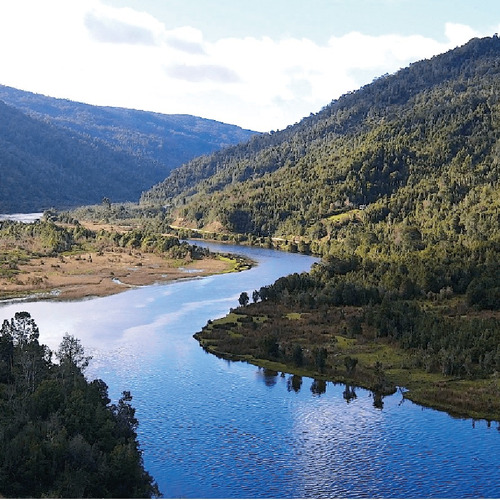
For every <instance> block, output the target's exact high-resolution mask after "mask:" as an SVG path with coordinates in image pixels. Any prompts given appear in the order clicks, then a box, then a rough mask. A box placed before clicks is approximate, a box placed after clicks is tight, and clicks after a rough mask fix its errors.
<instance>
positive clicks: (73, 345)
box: [56, 333, 92, 373]
mask: <svg viewBox="0 0 500 500" xmlns="http://www.w3.org/2000/svg"><path fill="white" fill-rule="evenodd" d="M56 358H57V359H58V360H59V364H60V366H61V367H62V368H63V369H66V370H68V371H70V372H73V371H75V370H76V371H77V372H80V373H83V372H84V371H85V369H86V368H87V366H88V365H89V362H90V360H91V359H92V356H85V350H84V348H83V346H82V344H81V342H80V341H79V340H78V339H77V338H75V337H74V336H73V335H69V334H68V333H66V334H65V335H64V337H63V340H62V342H61V344H60V345H59V350H58V351H57V353H56Z"/></svg>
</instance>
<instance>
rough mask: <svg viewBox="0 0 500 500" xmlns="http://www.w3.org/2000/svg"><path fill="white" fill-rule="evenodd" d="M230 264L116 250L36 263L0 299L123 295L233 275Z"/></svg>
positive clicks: (2, 284) (1, 284)
mask: <svg viewBox="0 0 500 500" xmlns="http://www.w3.org/2000/svg"><path fill="white" fill-rule="evenodd" d="M230 268H231V263H229V262H224V261H222V260H218V259H215V258H210V259H208V258H206V259H203V260H196V261H191V262H186V263H185V264H183V265H181V266H179V265H178V262H173V261H169V260H167V259H164V258H163V257H161V256H159V255H156V254H150V253H141V252H135V251H133V252H130V251H129V250H124V249H114V250H112V251H106V252H103V253H102V254H97V253H94V252H92V253H82V254H78V255H70V256H60V257H44V258H35V259H31V260H30V261H29V262H28V263H27V264H23V265H20V266H19V270H20V272H19V273H18V274H17V275H16V277H15V278H13V279H12V278H11V279H2V278H0V290H1V291H0V299H9V298H16V297H22V296H28V295H32V294H40V295H41V296H42V297H44V298H45V297H46V298H54V299H59V300H70V299H82V298H85V297H91V296H105V295H111V294H114V293H119V292H122V291H124V290H127V289H129V288H131V287H136V286H144V285H152V284H154V283H163V282H169V281H173V280H177V279H180V278H193V277H198V276H206V275H209V274H217V273H221V272H225V271H228V270H229V269H230Z"/></svg>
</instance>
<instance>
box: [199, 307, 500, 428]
mask: <svg viewBox="0 0 500 500" xmlns="http://www.w3.org/2000/svg"><path fill="white" fill-rule="evenodd" d="M356 312H357V311H356V308H353V307H344V308H342V310H340V309H339V310H335V309H332V310H330V311H329V312H328V314H329V317H328V318H326V319H325V318H323V319H322V320H321V321H320V318H319V316H318V314H317V313H315V312H314V313H313V312H299V311H295V312H290V311H289V310H288V309H287V308H285V307H283V306H282V305H279V304H275V303H273V304H268V303H262V302H261V303H257V304H251V305H250V306H247V307H245V308H238V309H236V310H233V312H232V313H230V314H229V315H227V316H226V317H224V318H221V319H218V320H215V321H210V322H209V323H208V324H207V325H206V326H205V327H204V328H203V329H202V331H201V332H198V333H197V334H196V335H195V338H196V339H197V340H198V341H199V342H200V345H201V346H202V347H203V348H204V349H205V350H206V351H208V352H210V353H212V354H215V355H216V356H219V357H222V358H225V359H230V360H233V361H245V362H248V363H251V364H254V365H257V366H259V367H262V368H264V369H267V370H271V371H275V372H282V373H291V374H294V375H298V376H307V377H311V378H314V379H317V380H328V381H332V382H336V383H339V382H340V383H344V384H346V387H351V386H357V387H363V388H365V389H368V390H370V391H372V392H373V395H374V404H379V405H383V397H384V396H385V395H388V394H391V393H394V392H395V391H396V390H397V388H404V390H403V391H402V392H403V395H404V397H405V398H407V399H410V400H411V401H413V402H415V403H417V404H420V405H422V406H427V407H432V408H434V409H437V410H442V411H446V412H447V413H449V414H450V415H452V416H455V417H464V418H473V419H485V420H488V421H497V422H498V421H500V380H499V379H498V377H496V376H491V377H488V378H474V379H461V378H457V377H451V376H444V375H442V374H440V373H436V372H430V371H427V370H425V368H424V367H421V366H419V364H418V363H417V362H416V360H415V357H414V355H413V353H412V351H411V350H404V349H401V348H399V347H398V346H397V344H395V343H391V342H389V341H388V340H387V339H380V338H375V337H374V336H372V335H371V332H370V331H369V330H368V329H367V327H366V325H363V326H364V329H365V334H364V336H360V335H351V334H349V333H348V332H346V330H345V328H344V324H345V323H346V322H349V321H353V319H352V318H354V317H355V315H356Z"/></svg>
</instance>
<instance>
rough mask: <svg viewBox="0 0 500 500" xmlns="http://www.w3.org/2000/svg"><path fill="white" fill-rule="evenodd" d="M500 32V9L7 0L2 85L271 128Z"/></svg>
mask: <svg viewBox="0 0 500 500" xmlns="http://www.w3.org/2000/svg"><path fill="white" fill-rule="evenodd" d="M498 32H500V1H499V0H43V1H41V0H0V84H3V85H8V86H11V87H15V88H18V89H22V90H27V91H31V92H36V93H40V94H44V95H48V96H51V97H59V98H65V99H71V100H73V101H79V102H85V103H89V104H95V105H100V106H118V107H126V108H134V109H142V110H147V111H155V112H159V113H169V114H170V113H175V114H178V113H180V114H190V115H195V116H201V117H203V118H210V119H214V120H217V121H221V122H225V123H230V124H235V125H239V126H241V127H243V128H247V129H251V130H256V131H260V132H267V131H271V130H279V129H283V128H286V127H287V126H288V125H292V124H294V123H296V122H298V121H300V119H302V118H303V117H304V116H308V115H309V114H311V113H316V112H318V111H319V110H320V109H321V108H322V107H323V106H325V105H327V104H329V103H330V102H331V101H332V100H333V99H337V98H338V97H340V96H341V95H342V94H345V93H347V92H350V91H353V90H357V89H358V88H360V87H361V86H363V85H365V84H368V83H370V82H371V81H373V79H374V78H377V77H379V76H381V75H383V74H386V73H394V72H396V71H397V70H398V69H400V68H403V67H406V66H408V64H410V63H412V62H415V61H419V60H421V59H425V58H429V57H432V56H433V55H436V54H440V53H443V52H446V51H447V50H450V49H453V48H455V47H457V46H460V45H463V44H464V43H466V42H467V41H468V40H470V39H471V38H473V37H483V36H492V35H493V34H494V33H498Z"/></svg>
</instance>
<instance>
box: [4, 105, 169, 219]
mask: <svg viewBox="0 0 500 500" xmlns="http://www.w3.org/2000/svg"><path fill="white" fill-rule="evenodd" d="M162 172H164V167H162V166H161V165H159V164H157V163H155V162H153V161H151V160H144V159H141V158H137V157H133V156H131V155H129V154H126V153H123V152H120V151H115V150H113V149H111V148H110V147H109V146H106V145H104V144H102V143H96V141H95V140H92V139H89V138H84V137H83V136H78V135H75V134H74V133H71V132H70V131H68V130H64V129H61V128H58V127H55V126H53V125H50V124H47V123H43V122H41V121H39V120H35V119H33V118H31V117H29V116H27V115H25V114H23V113H22V112H21V111H19V110H17V109H15V108H13V107H11V106H7V105H6V104H4V103H3V102H1V101H0V212H30V211H40V210H44V209H46V208H50V207H71V206H76V205H82V204H89V203H100V202H101V200H102V198H103V197H109V198H111V199H112V200H113V201H128V200H136V199H137V197H138V196H139V195H140V192H141V191H142V190H143V189H144V188H147V186H148V185H152V184H153V183H154V179H155V178H158V177H159V176H161V175H162Z"/></svg>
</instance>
